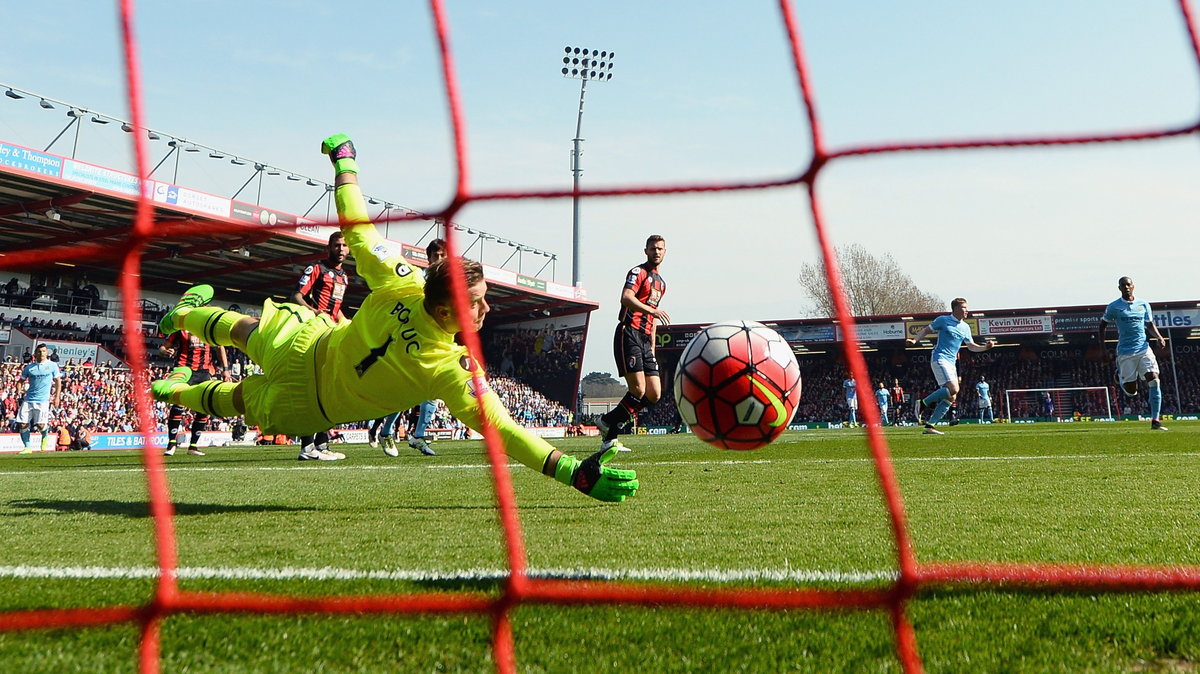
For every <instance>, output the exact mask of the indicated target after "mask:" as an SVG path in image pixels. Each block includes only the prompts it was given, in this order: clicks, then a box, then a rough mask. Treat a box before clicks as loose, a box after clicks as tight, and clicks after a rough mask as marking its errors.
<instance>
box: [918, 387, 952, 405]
mask: <svg viewBox="0 0 1200 674" xmlns="http://www.w3.org/2000/svg"><path fill="white" fill-rule="evenodd" d="M949 399H950V389H947V388H946V387H945V386H943V387H941V388H939V389H938V390H936V391H934V392H933V393H930V394H929V395H927V396H925V398H924V401H925V404H926V405H928V406H929V407H933V406H934V405H936V404H937V403H940V402H941V401H943V400H949Z"/></svg>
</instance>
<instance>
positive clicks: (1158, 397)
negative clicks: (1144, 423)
mask: <svg viewBox="0 0 1200 674" xmlns="http://www.w3.org/2000/svg"><path fill="white" fill-rule="evenodd" d="M1160 384H1161V382H1159V381H1158V380H1157V379H1151V380H1150V381H1148V382H1146V386H1147V388H1149V389H1150V418H1151V419H1153V420H1155V421H1157V420H1158V415H1159V413H1161V412H1162V386H1161V385H1160Z"/></svg>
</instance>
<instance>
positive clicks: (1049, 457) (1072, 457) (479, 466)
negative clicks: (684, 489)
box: [0, 452, 1200, 477]
mask: <svg viewBox="0 0 1200 674" xmlns="http://www.w3.org/2000/svg"><path fill="white" fill-rule="evenodd" d="M1185 457H1187V458H1194V457H1200V452H1171V453H1169V454H1164V453H1161V452H1144V453H1139V454H1024V455H1012V456H994V455H988V456H899V457H898V456H893V457H892V462H893V463H917V462H920V463H925V462H961V461H1091V460H1095V459H1147V458H1154V459H1164V458H1185ZM873 461H874V460H873V459H871V458H870V457H860V458H841V459H839V458H811V459H802V458H788V459H750V460H740V461H735V460H726V461H639V460H637V459H636V458H634V459H630V458H626V459H624V460H622V462H621V465H623V466H627V467H637V466H679V467H684V466H740V465H764V464H765V465H771V464H776V463H780V464H783V463H786V464H825V463H871V462H873ZM506 465H507V467H508V468H509V469H515V468H519V467H521V464H519V463H509V464H506ZM413 468H415V469H431V470H483V469H490V468H491V465H490V464H486V463H468V464H458V465H436V464H435V465H413V464H398V465H384V466H381V465H378V464H369V465H354V464H349V465H336V466H330V465H321V466H208V467H200V466H197V467H171V468H168V469H167V471H168V472H170V473H181V474H182V473H211V472H233V471H258V472H262V471H296V470H303V471H343V470H408V469H413ZM64 470H65V471H69V472H70V473H72V474H76V473H143V472H145V470H146V469H145V468H142V467H138V468H69V467H66V468H45V469H40V470H8V471H0V477H5V476H20V475H41V474H50V473H55V474H61V473H62V472H64Z"/></svg>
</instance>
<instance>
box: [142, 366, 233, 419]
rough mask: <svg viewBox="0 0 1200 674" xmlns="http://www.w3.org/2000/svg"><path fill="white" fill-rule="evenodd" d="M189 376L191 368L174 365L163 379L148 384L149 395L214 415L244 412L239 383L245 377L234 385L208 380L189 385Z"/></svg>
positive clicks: (230, 414)
mask: <svg viewBox="0 0 1200 674" xmlns="http://www.w3.org/2000/svg"><path fill="white" fill-rule="evenodd" d="M191 378H192V370H191V368H187V367H177V368H175V369H174V370H172V371H171V374H169V375H167V377H166V378H165V379H160V380H158V381H156V382H154V383H152V384H150V395H151V397H153V398H154V399H155V400H157V401H159V402H164V403H171V404H172V405H182V406H184V407H186V408H188V409H189V410H193V411H196V412H201V413H203V414H208V415H211V416H214V417H237V416H242V415H244V414H245V413H246V409H245V401H244V398H243V397H242V386H243V385H244V384H245V382H246V381H248V379H243V380H242V381H241V382H238V383H237V384H227V383H225V382H223V381H221V380H219V379H211V380H209V381H205V382H203V383H201V384H195V385H192V384H189V383H188V382H189V381H190V380H191Z"/></svg>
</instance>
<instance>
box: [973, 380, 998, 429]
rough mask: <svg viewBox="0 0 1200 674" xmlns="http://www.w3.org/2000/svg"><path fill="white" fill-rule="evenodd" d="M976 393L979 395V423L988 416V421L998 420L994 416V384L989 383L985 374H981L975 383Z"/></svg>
mask: <svg viewBox="0 0 1200 674" xmlns="http://www.w3.org/2000/svg"><path fill="white" fill-rule="evenodd" d="M975 394H976V395H978V396H979V423H981V424H982V423H983V422H984V419H985V418H986V419H987V421H988V423H992V422H994V421H995V420H996V418H995V417H994V416H992V385H991V384H989V383H987V379H986V378H985V377H984V376H983V375H979V381H978V382H976V383H975Z"/></svg>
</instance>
